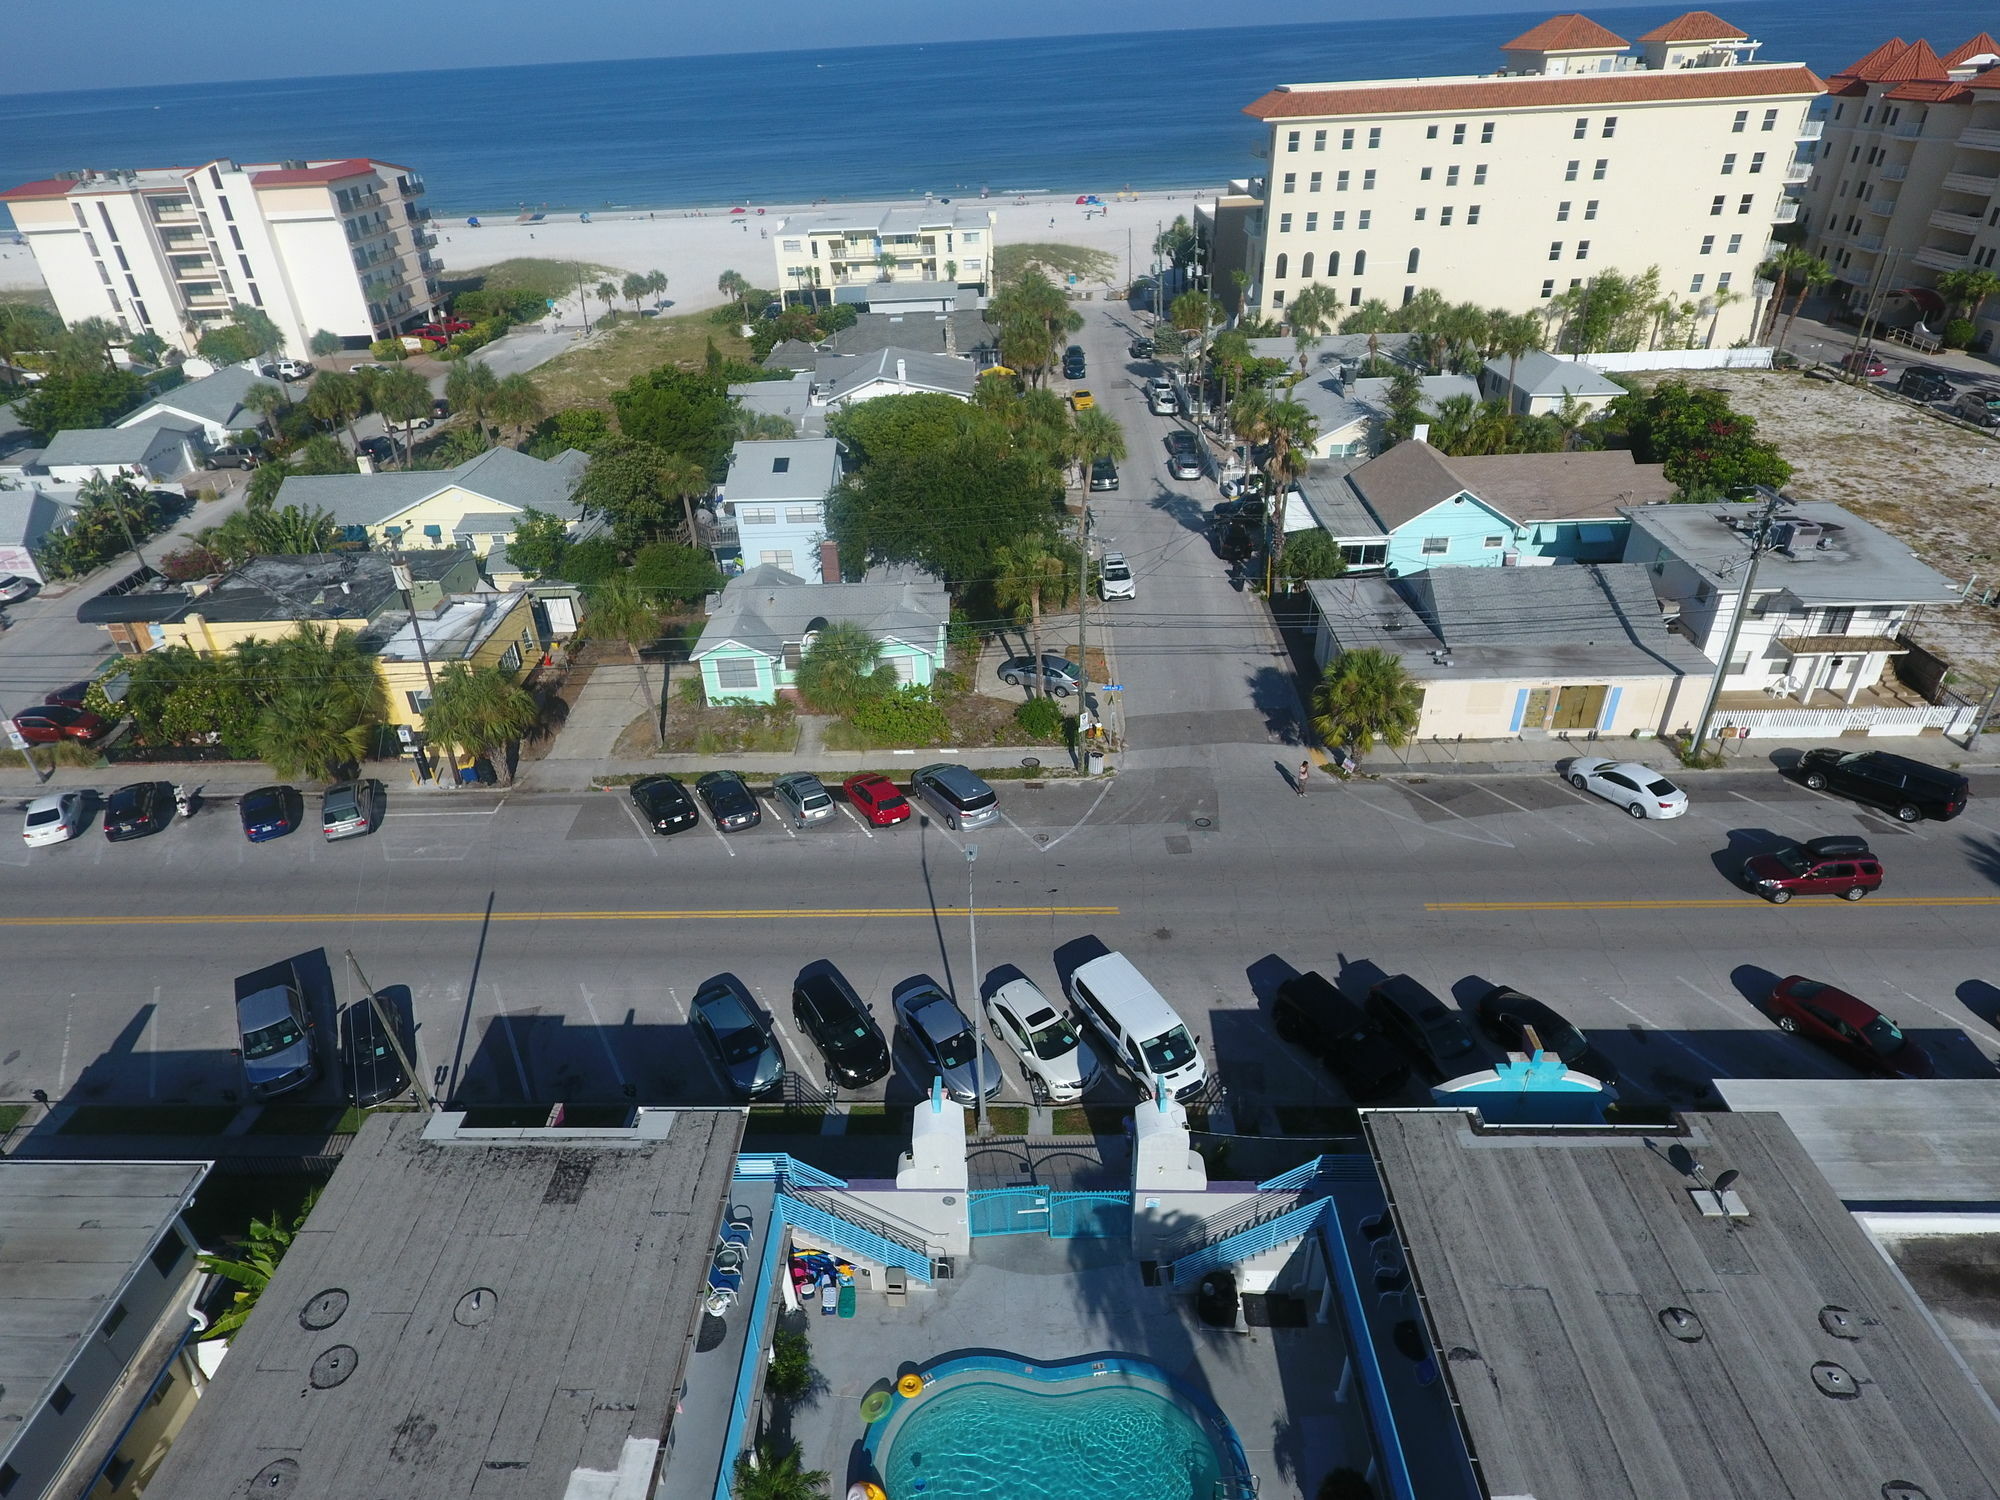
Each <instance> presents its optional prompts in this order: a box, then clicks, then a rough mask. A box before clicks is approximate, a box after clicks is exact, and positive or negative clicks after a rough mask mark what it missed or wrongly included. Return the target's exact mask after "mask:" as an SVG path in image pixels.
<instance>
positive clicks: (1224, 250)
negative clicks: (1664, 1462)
mask: <svg viewBox="0 0 2000 1500" xmlns="http://www.w3.org/2000/svg"><path fill="white" fill-rule="evenodd" d="M1758 45H1759V44H1758V43H1756V42H1754V41H1752V40H1751V39H1750V38H1749V37H1748V36H1746V35H1745V34H1744V33H1743V32H1742V31H1740V30H1739V29H1737V28H1736V27H1734V26H1732V25H1730V24H1729V23H1728V22H1727V21H1724V20H1722V19H1720V18H1719V17H1717V16H1713V15H1710V14H1709V13H1708V12H1706V11H1693V12H1691V13H1689V14H1687V15H1684V16H1680V17H1678V18H1677V19H1675V20H1672V21H1669V22H1667V23H1666V24H1665V25H1664V26H1661V27H1659V28H1657V29H1656V30H1653V31H1649V32H1647V33H1646V34H1645V35H1644V36H1642V37H1640V38H1639V41H1638V47H1639V52H1638V55H1637V56H1634V55H1632V52H1631V48H1632V46H1633V44H1632V43H1630V42H1628V41H1626V40H1625V39H1624V38H1623V37H1620V36H1617V35H1614V34H1613V33H1612V32H1610V31H1607V30H1606V29H1605V28H1604V27H1602V26H1599V25H1598V24H1597V23H1596V22H1594V21H1592V20H1590V19H1588V18H1587V17H1584V16H1580V15H1563V16H1556V17H1553V18H1552V19H1550V20H1547V21H1544V22H1542V23H1541V24H1540V25H1539V26H1536V27H1534V28H1533V29H1532V30H1530V31H1528V32H1527V33H1525V34H1524V35H1521V36H1518V37H1516V38H1515V39H1514V40H1513V41H1511V42H1508V43H1507V44H1506V45H1505V47H1504V48H1503V49H1502V50H1503V51H1505V52H1506V53H1507V54H1508V58H1509V61H1508V65H1507V66H1506V67H1505V68H1504V69H1502V70H1501V71H1500V72H1497V73H1492V74H1484V75H1479V76H1472V77H1449V78H1407V79H1398V80H1393V81H1373V82H1359V83H1300V84H1284V85H1281V86H1279V87H1278V88H1276V89H1273V90H1272V91H1271V92H1270V93H1268V94H1266V95H1264V97H1263V98H1261V99H1259V100H1257V101H1256V102H1255V103H1254V104H1251V105H1249V106H1248V107H1247V108H1246V110H1245V111H1244V112H1245V113H1246V114H1250V115H1254V116H1255V117H1256V118H1257V119H1259V120H1262V121H1264V122H1265V124H1266V125H1268V126H1269V129H1270V134H1269V136H1268V137H1267V138H1266V140H1265V142H1264V143H1263V144H1262V145H1261V146H1260V147H1259V151H1258V154H1259V155H1260V156H1263V157H1264V158H1265V159H1266V162H1267V167H1268V169H1267V171H1266V172H1265V173H1264V175H1263V176H1261V177H1258V178H1256V179H1254V180H1251V181H1248V182H1243V183H1239V184H1238V185H1237V190H1236V192H1234V193H1233V194H1232V195H1231V196H1227V197H1225V198H1224V199H1223V200H1222V203H1221V211H1219V212H1218V214H1217V219H1216V224H1217V254H1216V258H1215V264H1216V265H1218V266H1219V267H1222V268H1224V270H1225V275H1223V276H1218V277H1217V278H1216V279H1217V283H1218V285H1217V291H1218V294H1220V295H1221V296H1223V297H1224V298H1225V299H1226V300H1229V299H1233V298H1234V297H1235V295H1236V294H1235V289H1234V288H1233V286H1230V285H1227V284H1223V283H1224V282H1225V281H1226V280H1229V279H1230V278H1228V277H1227V276H1226V271H1227V268H1229V267H1232V266H1240V267H1241V268H1242V269H1243V270H1244V271H1245V272H1246V273H1247V275H1248V278H1249V279H1248V282H1247V285H1246V286H1245V288H1244V301H1245V302H1246V303H1247V305H1248V307H1249V309H1250V310H1252V311H1254V312H1257V313H1261V314H1263V315H1265V316H1269V317H1273V318H1278V319H1283V317H1284V315H1285V311H1284V310H1285V305H1286V302H1287V300H1288V299H1291V298H1295V297H1297V295H1298V293H1299V290H1300V288H1302V287H1305V286H1309V285H1311V284H1313V283H1315V282H1317V283H1322V284H1324V285H1326V286H1329V287H1332V288H1334V289H1335V291H1336V292H1337V294H1338V296H1339V299H1340V302H1341V303H1342V305H1343V306H1349V307H1358V306H1359V305H1360V304H1361V303H1363V302H1364V301H1367V300H1370V299H1378V298H1379V299H1380V300H1382V301H1384V302H1387V303H1388V304H1390V305H1391V306H1396V305H1398V304H1401V303H1403V302H1407V301H1408V300H1409V299H1410V298H1412V297H1414V296H1415V295H1416V294H1417V292H1418V291H1419V290H1421V289H1422V288H1425V287H1432V288H1435V289H1436V290H1437V291H1438V292H1439V293H1440V294H1441V295H1442V296H1444V297H1445V298H1446V299H1447V300H1449V301H1453V302H1460V301H1470V302H1477V303H1479V304H1480V305H1481V306H1484V307H1495V306H1500V307H1508V308H1511V309H1514V310H1515V311H1529V310H1532V309H1535V308H1537V307H1541V306H1543V305H1545V304H1546V302H1547V301H1548V300H1549V299H1551V298H1553V297H1555V296H1556V295H1558V294H1559V293H1561V292H1562V291H1564V290H1566V289H1567V288H1570V287H1576V286H1581V285H1584V284H1585V283H1587V282H1588V281H1589V280H1590V278H1591V277H1593V276H1595V275H1597V274H1598V273H1599V272H1601V271H1605V270H1616V271H1619V272H1622V273H1624V274H1626V275H1628V276H1637V275H1640V274H1642V273H1644V272H1645V271H1646V269H1647V268H1648V267H1650V266H1658V267H1659V268H1660V277H1661V280H1660V290H1661V293H1662V295H1666V294H1672V295H1674V296H1675V297H1677V298H1680V299H1682V300H1684V301H1692V302H1695V303H1698V304H1705V305H1706V306H1707V307H1708V309H1709V313H1710V317H1711V318H1712V317H1713V314H1714V312H1715V311H1716V309H1717V308H1718V307H1719V309H1720V313H1721V316H1720V320H1719V324H1718V325H1717V327H1716V332H1715V335H1714V341H1715V343H1716V344H1717V345H1718V346H1720V345H1725V344H1728V343H1731V342H1733V341H1735V340H1736V339H1738V338H1741V337H1742V336H1744V335H1745V334H1746V333H1747V332H1748V331H1749V330H1750V328H1751V327H1752V315H1753V303H1754V302H1755V300H1756V299H1755V298H1754V296H1752V295H1751V293H1752V291H1753V287H1754V285H1755V283H1756V281H1757V275H1756V272H1757V266H1758V264H1759V262H1760V260H1761V259H1762V257H1763V256H1764V253H1765V248H1766V244H1767V242H1768V241H1769V239H1770V232H1771V226H1772V225H1773V224H1775V223H1788V222H1790V221H1791V220H1792V219H1793V218H1795V217H1796V215H1797V211H1798V203H1797V201H1796V200H1795V199H1793V198H1791V197H1789V196H1787V194H1786V192H1785V188H1786V185H1787V184H1788V183H1801V182H1803V181H1804V180H1805V178H1806V175H1807V172H1808V170H1809V169H1808V168H1807V167H1805V166H1802V165H1798V164H1796V163H1795V162H1794V160H1793V156H1794V152H1795V150H1796V145H1795V143H1796V142H1798V141H1801V140H1807V139H1811V138H1812V137H1813V135H1814V134H1816V133H1817V130H1818V126H1817V124H1816V123H1809V122H1808V121H1807V119H1806V113H1807V110H1808V108H1809V106H1810V105H1811V103H1812V101H1813V100H1814V99H1815V98H1816V97H1817V96H1818V95H1819V94H1820V93H1821V91H1822V89H1823V87H1824V85H1822V84H1821V82H1820V80H1819V79H1818V78H1817V77H1815V76H1814V74H1813V73H1812V71H1811V69H1809V68H1807V67H1805V66H1803V65H1802V64H1798V63H1760V62H1756V61H1753V58H1754V56H1755V54H1756V51H1757V47H1758ZM1237 225H1240V226H1241V229H1240V232H1239V231H1235V230H1234V229H1233V228H1232V226H1237ZM1232 234H1234V235H1235V236H1236V238H1237V239H1238V243H1236V244H1234V245H1232V244H1230V243H1229V240H1230V239H1231V237H1232ZM1703 331H1704V334H1706V331H1707V323H1706V322H1704V324H1703Z"/></svg>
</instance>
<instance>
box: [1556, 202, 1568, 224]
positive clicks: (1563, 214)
mask: <svg viewBox="0 0 2000 1500" xmlns="http://www.w3.org/2000/svg"><path fill="white" fill-rule="evenodd" d="M1556 222H1557V223H1558V224H1567V223H1568V222H1569V199H1567V198H1565V199H1563V201H1562V202H1560V203H1558V204H1557V205H1556Z"/></svg>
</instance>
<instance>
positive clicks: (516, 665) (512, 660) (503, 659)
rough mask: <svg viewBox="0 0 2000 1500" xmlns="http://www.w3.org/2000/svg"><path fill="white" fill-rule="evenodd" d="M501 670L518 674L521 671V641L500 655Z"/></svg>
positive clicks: (514, 643)
mask: <svg viewBox="0 0 2000 1500" xmlns="http://www.w3.org/2000/svg"><path fill="white" fill-rule="evenodd" d="M500 670H501V671H503V672H518V671H520V670H521V643H520V642H519V641H515V642H513V643H512V644H511V645H509V646H508V647H507V649H506V650H505V651H503V652H501V653H500Z"/></svg>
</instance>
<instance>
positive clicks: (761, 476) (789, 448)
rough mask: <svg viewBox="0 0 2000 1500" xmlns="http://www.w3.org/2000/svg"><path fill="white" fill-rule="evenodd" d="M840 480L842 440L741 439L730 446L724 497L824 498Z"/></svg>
mask: <svg viewBox="0 0 2000 1500" xmlns="http://www.w3.org/2000/svg"><path fill="white" fill-rule="evenodd" d="M839 482H840V444H839V443H837V442H835V441H834V440H833V439H832V438H830V437H820V438H791V439H780V440H778V441H775V442H773V441H764V442H742V443H738V444H736V445H735V446H734V447H733V448H731V449H730V450H729V474H728V477H727V478H725V479H724V480H723V481H722V497H723V499H724V500H727V501H729V502H731V503H733V504H740V503H741V502H743V501H745V500H823V499H825V498H826V496H827V494H828V493H829V492H830V491H831V490H832V489H833V487H834V485H836V484H838V483H839Z"/></svg>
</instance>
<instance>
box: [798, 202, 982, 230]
mask: <svg viewBox="0 0 2000 1500" xmlns="http://www.w3.org/2000/svg"><path fill="white" fill-rule="evenodd" d="M992 222H993V221H992V216H991V213H990V211H989V210H987V209H984V208H977V207H974V206H973V205H971V204H964V203H936V204H929V203H926V204H914V205H904V206H901V207H896V208H890V209H883V210H875V211H870V210H867V209H863V208H851V209H846V210H842V209H837V208H833V209H828V210H827V211H826V212H824V213H808V214H792V215H790V216H788V217H786V218H783V219H780V220H779V221H778V227H777V229H776V230H774V231H773V232H774V233H777V234H844V235H849V236H852V235H868V236H871V237H873V236H880V235H891V234H920V233H922V232H923V231H924V230H926V229H935V230H944V229H984V228H986V227H987V225H989V224H990V223H992Z"/></svg>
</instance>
